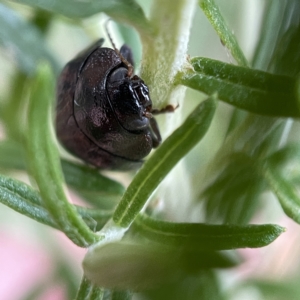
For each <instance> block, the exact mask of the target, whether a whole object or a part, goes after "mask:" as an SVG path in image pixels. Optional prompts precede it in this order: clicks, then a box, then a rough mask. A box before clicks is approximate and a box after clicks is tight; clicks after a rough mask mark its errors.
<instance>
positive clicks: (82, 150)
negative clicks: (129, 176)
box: [56, 39, 161, 170]
mask: <svg viewBox="0 0 300 300" xmlns="http://www.w3.org/2000/svg"><path fill="white" fill-rule="evenodd" d="M103 42H104V40H103V39H100V40H99V41H98V42H97V43H96V44H95V45H93V46H92V47H90V48H89V49H88V50H86V51H84V52H83V53H81V54H79V55H78V56H77V57H76V58H75V59H73V60H72V61H70V62H69V63H68V64H67V65H66V66H65V68H64V69H63V71H62V73H61V75H60V77H59V80H58V88H57V99H58V102H57V115H56V131H57V136H58V138H59V140H60V142H61V143H62V145H63V146H64V147H65V148H66V149H67V150H69V151H70V152H71V153H73V154H74V155H75V156H77V157H79V158H81V159H82V160H84V161H85V162H87V163H89V164H92V165H94V166H96V167H97V168H101V169H120V170H126V169H134V168H137V167H139V166H140V165H141V163H142V159H143V158H144V157H145V156H147V155H148V154H149V152H150V151H151V149H152V148H156V147H157V146H158V145H159V143H160V142H161V137H160V133H159V128H158V126H157V123H156V121H155V119H154V118H153V117H152V113H151V112H152V102H151V99H150V96H149V91H148V87H147V85H146V84H145V83H144V81H143V80H142V79H141V78H139V77H138V76H136V75H133V76H132V73H133V67H132V66H133V60H132V53H131V50H130V48H129V47H128V46H126V45H123V46H122V48H121V49H120V52H119V51H118V50H117V49H116V48H115V47H114V48H115V49H110V48H103V47H102V45H103ZM155 112H157V111H155Z"/></svg>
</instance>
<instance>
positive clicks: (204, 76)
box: [177, 57, 300, 117]
mask: <svg viewBox="0 0 300 300" xmlns="http://www.w3.org/2000/svg"><path fill="white" fill-rule="evenodd" d="M191 63H192V66H193V67H194V69H195V71H192V70H190V69H187V70H186V71H184V72H180V73H179V74H178V75H177V83H179V84H183V85H185V86H187V87H190V88H192V89H195V90H198V91H201V92H204V93H206V94H208V95H209V94H212V93H214V92H217V93H218V97H219V99H220V100H222V101H224V102H227V103H229V104H231V105H234V106H236V107H238V108H241V109H245V110H248V111H250V112H253V113H257V114H261V115H270V116H281V117H299V116H300V111H299V108H298V101H299V99H298V98H299V95H298V94H297V85H298V82H297V81H296V80H294V79H293V78H290V77H287V76H280V75H273V74H270V73H266V72H263V71H259V70H253V69H249V68H244V67H239V66H234V65H231V64H227V63H223V62H220V61H217V60H213V59H209V58H202V57H194V58H193V59H192V60H191Z"/></svg>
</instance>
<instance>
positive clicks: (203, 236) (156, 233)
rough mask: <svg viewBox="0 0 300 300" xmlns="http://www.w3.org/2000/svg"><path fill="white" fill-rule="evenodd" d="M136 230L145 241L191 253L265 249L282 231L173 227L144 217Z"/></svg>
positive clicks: (189, 225) (190, 225)
mask: <svg viewBox="0 0 300 300" xmlns="http://www.w3.org/2000/svg"><path fill="white" fill-rule="evenodd" d="M135 226H136V227H137V229H138V231H139V232H140V233H141V234H142V235H143V236H145V237H146V238H148V239H151V240H153V241H157V242H160V243H163V244H164V245H173V246H176V247H177V248H178V247H179V248H180V247H182V248H190V249H193V251H197V250H228V249H237V248H259V247H264V246H267V245H269V244H270V243H272V242H273V241H274V240H275V239H276V238H277V237H278V236H279V235H280V234H281V233H283V232H284V230H285V229H284V228H282V227H280V226H278V225H271V224H265V225H246V226H238V225H208V224H202V223H172V222H165V221H160V220H155V219H153V218H150V217H147V216H146V215H143V216H141V215H140V216H138V218H137V219H136V223H135Z"/></svg>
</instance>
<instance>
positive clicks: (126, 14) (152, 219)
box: [0, 0, 300, 300]
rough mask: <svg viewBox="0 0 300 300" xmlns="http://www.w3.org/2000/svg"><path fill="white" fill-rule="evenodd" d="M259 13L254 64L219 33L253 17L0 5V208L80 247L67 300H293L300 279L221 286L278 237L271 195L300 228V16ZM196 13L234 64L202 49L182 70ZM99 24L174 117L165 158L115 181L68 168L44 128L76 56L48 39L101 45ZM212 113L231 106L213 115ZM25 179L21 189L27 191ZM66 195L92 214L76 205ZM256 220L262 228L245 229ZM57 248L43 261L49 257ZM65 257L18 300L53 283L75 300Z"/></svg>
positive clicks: (214, 10) (166, 121)
mask: <svg viewBox="0 0 300 300" xmlns="http://www.w3.org/2000/svg"><path fill="white" fill-rule="evenodd" d="M229 2H230V3H231V1H228V3H229ZM218 4H220V7H219V6H218ZM261 4H263V5H262V6H261V7H260V9H262V8H264V13H263V16H262V22H261V28H260V29H258V30H257V45H256V47H255V49H254V54H253V58H252V59H249V57H248V55H245V54H244V53H243V51H242V48H241V47H240V46H239V43H238V40H240V36H239V35H238V34H237V37H236V36H235V35H234V34H233V32H234V29H233V28H230V27H229V25H228V24H227V22H226V20H230V19H229V18H233V19H235V18H237V16H238V17H239V18H240V19H241V20H242V19H244V18H243V17H244V16H245V14H246V13H247V10H245V12H241V11H238V10H236V11H229V8H228V11H226V10H225V11H223V9H222V7H223V8H224V6H222V5H224V4H222V2H221V1H220V0H199V1H186V0H178V1H175V2H174V1H172V0H163V1H161V0H153V1H151V3H150V2H149V3H145V2H143V1H134V0H114V1H106V0H86V1H73V0H64V1H59V0H51V1H50V0H41V1H35V0H14V1H2V2H1V3H0V51H1V57H2V60H3V70H4V71H3V75H2V76H1V78H0V81H1V79H2V78H3V79H4V83H3V84H2V82H0V85H1V88H2V86H3V94H1V95H0V126H1V139H0V173H1V174H0V202H1V203H2V204H4V205H6V206H8V207H9V208H11V209H13V210H15V211H16V212H18V213H20V214H23V215H24V216H27V217H29V218H31V219H32V220H35V221H37V222H39V223H41V224H44V225H47V226H49V227H52V228H54V229H55V230H58V231H61V232H63V233H64V234H65V235H66V236H67V238H69V239H70V240H71V241H72V242H73V243H74V244H76V245H77V246H80V247H84V248H87V250H88V251H87V254H86V256H85V258H84V261H83V269H84V274H83V277H82V281H81V285H80V287H79V289H78V292H77V296H76V300H82V299H85V300H96V299H97V300H102V299H103V300H106V299H107V300H108V299H110V300H129V299H145V300H152V299H153V300H160V299H161V300H162V299H163V300H165V299H172V300H181V299H187V300H194V299H195V300H198V299H204V300H206V299H207V300H210V299H216V300H225V299H226V300H227V299H228V300H229V299H231V298H234V299H236V298H237V295H238V294H236V293H238V292H240V291H243V290H244V289H247V288H249V287H250V288H252V289H255V291H257V292H258V293H260V295H262V297H263V298H264V299H286V297H287V298H289V299H298V298H299V295H300V292H299V288H298V286H297V284H296V283H295V282H297V280H296V279H297V276H298V275H295V280H290V279H288V280H287V279H285V278H284V279H283V280H282V281H281V282H279V280H276V281H274V282H273V281H266V280H264V279H263V280H258V279H256V280H251V281H248V282H243V280H242V279H241V280H240V283H236V284H235V285H232V288H228V284H224V277H226V276H227V275H228V274H231V273H229V272H228V271H227V270H226V269H228V268H232V270H231V271H230V272H234V267H236V266H237V265H238V264H240V263H241V262H242V261H243V251H241V252H239V251H235V249H241V248H258V247H265V246H267V245H269V244H270V243H272V242H273V241H274V240H276V239H277V238H278V240H280V235H281V234H282V233H284V232H285V228H284V227H282V226H280V225H276V224H264V222H265V223H269V222H266V221H264V220H265V212H264V210H261V208H263V207H264V206H267V205H269V207H268V209H270V211H271V210H272V207H271V205H270V204H269V203H268V201H265V203H262V201H261V199H262V198H263V197H266V193H265V192H266V191H269V192H270V191H271V192H272V193H273V194H274V195H275V196H276V198H277V199H278V201H279V203H280V205H281V207H282V208H283V211H284V213H285V215H287V216H288V217H290V218H291V219H293V220H294V221H295V222H297V223H300V213H299V212H300V196H299V195H300V194H299V188H300V172H299V170H300V161H299V157H300V146H299V143H298V142H297V141H298V140H299V137H298V131H299V124H298V118H299V117H300V110H299V108H300V104H299V103H300V80H299V74H300V38H299V33H300V18H299V10H300V2H299V1H298V0H290V1H269V0H264V1H262V3H261ZM239 5H241V7H242V5H246V4H243V3H239V4H238V5H236V7H237V8H238V7H240V6H239ZM150 6H151V7H150ZM243 7H244V8H245V7H246V6H243ZM196 9H198V10H199V11H200V10H202V12H203V13H204V14H203V13H202V14H201V15H199V16H197V17H196V18H199V19H201V24H204V23H205V22H207V20H206V19H205V18H207V19H208V21H209V23H210V24H211V26H212V27H213V29H214V30H215V31H216V34H217V36H218V37H219V39H220V40H221V43H222V45H223V46H224V47H225V48H226V49H228V50H229V51H230V53H231V56H232V58H233V59H234V60H235V61H236V62H237V65H234V64H232V63H226V62H222V61H219V60H216V59H212V58H206V57H200V56H201V55H203V54H201V49H200V48H199V49H200V50H199V53H198V52H196V57H193V58H189V57H187V56H186V54H187V53H186V49H188V43H189V35H190V24H192V25H191V26H195V25H194V24H197V22H198V21H199V20H196V21H197V22H192V21H193V20H192V17H193V15H194V12H195V10H196ZM229 12H230V14H229ZM103 13H104V14H106V16H104V14H103ZM103 16H104V18H103ZM107 16H108V17H110V18H112V19H113V22H118V23H117V26H115V27H114V26H110V30H111V31H112V32H110V34H111V36H112V37H113V39H114V41H115V43H116V45H117V47H118V48H119V42H120V41H119V40H118V37H122V38H123V39H124V41H125V42H126V43H127V44H129V46H131V47H132V48H133V49H132V50H133V53H134V55H135V57H134V58H135V61H136V63H137V64H136V65H138V66H140V70H141V72H140V73H141V74H140V76H141V77H142V78H143V80H145V82H146V84H147V85H148V86H149V90H150V95H151V98H152V101H153V107H154V108H155V109H156V108H157V109H159V108H162V107H163V105H165V104H167V103H173V104H175V105H176V104H179V108H177V109H176V110H175V112H174V113H173V114H172V115H168V116H165V117H158V118H157V121H158V123H159V125H160V128H161V133H162V135H163V137H164V139H163V142H162V144H161V145H160V146H159V147H158V148H157V149H156V150H155V151H153V152H152V153H151V155H150V156H149V157H147V158H146V159H145V162H144V163H143V166H142V167H141V168H140V170H138V171H137V172H136V174H134V173H128V174H126V176H123V178H122V180H119V179H118V178H119V177H118V176H120V175H118V174H115V173H109V172H108V173H105V172H102V171H101V170H97V169H95V168H93V167H91V166H88V165H85V164H84V163H83V162H74V161H73V160H70V159H69V158H68V159H66V158H62V157H61V156H62V155H61V154H60V152H59V147H58V143H57V141H56V139H55V134H54V132H55V128H54V126H53V123H54V122H53V120H54V115H53V113H54V111H55V92H54V90H55V81H56V78H57V74H58V73H59V71H60V69H61V66H59V65H58V63H57V62H58V61H61V57H60V55H61V52H62V51H70V53H71V52H72V51H71V50H72V49H71V48H72V42H70V41H71V40H72V38H70V37H69V36H68V39H66V42H65V41H59V45H57V42H55V39H56V38H57V37H59V38H60V34H64V33H63V32H64V30H66V32H67V35H70V32H71V36H72V34H73V32H75V31H80V35H78V36H79V37H82V36H85V37H86V39H87V40H90V39H91V38H92V39H97V38H99V36H98V31H99V28H98V27H95V24H98V23H102V24H104V22H105V20H106V19H107ZM203 20H205V21H203ZM241 20H240V21H241ZM99 21H100V22H99ZM203 22H204V23H203ZM209 23H207V24H209ZM239 24H240V23H239ZM126 26H130V27H126ZM251 27H252V26H251ZM253 27H255V26H253ZM70 28H72V29H71V30H74V31H71V30H70ZM60 30H61V32H58V31H60ZM200 30H202V27H199V32H200ZM95 32H97V33H96V34H95ZM241 32H243V31H241ZM96 35H97V36H96ZM192 38H193V37H192ZM194 38H195V37H194ZM197 38H198V36H197ZM60 39H61V38H60ZM74 40H75V39H74ZM244 40H245V39H244ZM68 42H70V45H69V44H68ZM206 43H207V41H206V40H205V41H202V40H201V41H199V45H200V44H203V45H205V44H206ZM87 46H88V45H87ZM141 49H142V50H143V51H141ZM220 49H222V46H221V47H220ZM223 50H224V49H223ZM224 52H226V50H224ZM3 57H4V59H3ZM141 58H142V60H141V62H140V59H141ZM1 62H2V61H1ZM6 69H8V70H9V71H7V70H6ZM136 70H137V69H136ZM136 70H135V73H136ZM186 87H188V88H191V89H193V90H194V91H195V93H194V94H193V95H196V96H193V97H194V99H192V96H190V95H188V94H187V96H186V97H190V98H191V99H188V98H186V100H188V101H186V102H184V100H185V98H184V92H185V89H186ZM197 91H198V92H201V93H202V94H205V95H204V98H206V100H204V101H202V100H203V98H201V95H200V93H198V95H199V100H198V99H197ZM190 100H191V101H190ZM200 100H201V101H202V102H201V103H197V101H199V102H200ZM217 100H221V101H223V102H225V103H227V104H229V105H227V106H226V105H224V104H222V103H221V104H220V105H219V106H218V105H217ZM192 102H193V105H192V106H193V107H192V106H191V107H189V104H186V103H192ZM225 106H226V109H224V107H225ZM223 109H224V111H223ZM221 110H222V113H220V111H221ZM190 111H192V113H190ZM228 111H232V115H230V113H228ZM124 113H126V112H124ZM182 116H185V118H183V117H182ZM186 116H187V117H186ZM182 119H184V121H182ZM223 119H224V120H225V119H227V121H228V122H224V120H223ZM224 124H226V125H224ZM211 125H212V126H211ZM221 126H228V128H221ZM2 129H3V130H2ZM220 129H221V130H220ZM220 132H223V135H222V133H220ZM290 133H291V134H290ZM212 140H214V141H213V142H212ZM291 140H294V141H295V140H296V142H294V143H291ZM200 141H201V143H200ZM217 145H218V146H217ZM196 146H197V147H196ZM217 147H219V148H218V149H216V148H217ZM133 151H134V149H133ZM193 158H196V159H195V160H194V161H195V163H194V161H193ZM179 162H181V163H180V164H178V163H179ZM199 162H201V164H200V163H199ZM192 164H193V168H190V166H191V165H192ZM200 165H201V167H199V168H197V166H200ZM123 175H124V174H123ZM17 178H18V179H17ZM25 178H26V179H25ZM28 178H29V179H30V184H28V183H24V182H28V181H26V180H27V179H28ZM23 181H24V182H23ZM119 181H120V182H119ZM121 182H122V183H121ZM66 186H67V187H68V188H69V189H70V190H71V192H72V193H76V194H77V195H78V196H79V197H80V198H81V199H82V201H83V203H85V204H81V205H80V206H79V205H74V204H71V201H69V195H68V194H67V193H66ZM182 191H184V192H185V193H184V195H183V196H182V194H183V193H182ZM170 200H171V201H170ZM87 205H88V207H87ZM176 209H177V210H176ZM175 210H176V212H175ZM257 216H258V217H259V218H258V220H259V221H260V224H259V225H256V224H253V222H254V220H255V221H257V218H256V217H257ZM9 221H10V220H9ZM255 223H257V222H255ZM281 225H282V224H281ZM286 227H288V226H286ZM287 229H289V228H287ZM44 240H45V239H43V241H44ZM47 242H48V241H47ZM55 242H57V241H56V240H55V241H54V243H55ZM51 243H52V242H49V243H47V247H48V248H50V251H49V253H52V252H53V253H58V252H59V251H52V249H51V246H52V244H51ZM55 249H56V246H55V247H54V250H55ZM248 251H249V250H248ZM252 251H256V250H252ZM266 251H268V249H266ZM240 253H242V254H240ZM59 255H60V253H59V254H53V256H57V257H56V263H57V266H56V267H55V272H54V275H52V277H51V278H49V282H42V283H41V284H37V285H36V286H35V287H33V288H32V290H31V291H29V292H27V293H26V295H24V297H27V299H36V298H41V297H42V295H43V292H44V291H46V290H47V289H49V286H48V285H53V284H57V282H58V281H59V283H60V282H64V283H65V284H66V286H68V292H67V295H68V297H69V298H70V299H73V298H74V296H75V289H77V285H78V282H76V280H74V274H73V268H70V267H69V265H67V264H66V262H65V261H63V259H62V258H61V256H59ZM53 261H55V260H54V259H53ZM294 265H295V266H296V265H297V264H296V262H295V263H294ZM246 267H247V266H246V264H245V268H246ZM219 269H223V270H222V272H225V274H226V276H220V274H221V273H220V270H219ZM6 275H7V274H6ZM18 284H19V283H16V286H17V285H18ZM0 297H1V295H0ZM293 297H294V298H293ZM253 300H257V299H253Z"/></svg>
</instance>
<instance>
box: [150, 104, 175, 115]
mask: <svg viewBox="0 0 300 300" xmlns="http://www.w3.org/2000/svg"><path fill="white" fill-rule="evenodd" d="M178 107H179V104H177V105H176V106H174V105H172V104H168V105H167V106H166V107H164V108H162V109H152V111H151V113H152V114H153V115H159V114H165V113H170V112H174V111H175V110H176V109H177V108H178Z"/></svg>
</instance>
